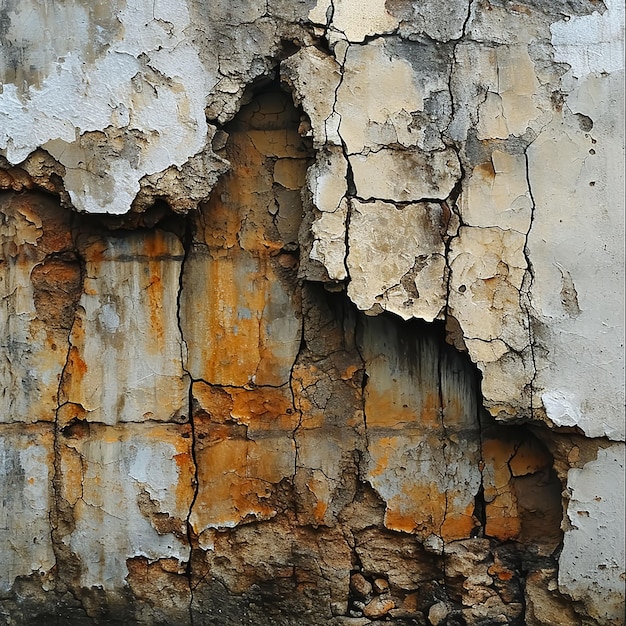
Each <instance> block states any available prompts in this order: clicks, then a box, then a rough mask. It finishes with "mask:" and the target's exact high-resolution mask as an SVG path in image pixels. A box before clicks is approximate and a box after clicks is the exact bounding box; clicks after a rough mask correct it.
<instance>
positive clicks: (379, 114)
mask: <svg viewBox="0 0 626 626" xmlns="http://www.w3.org/2000/svg"><path fill="white" fill-rule="evenodd" d="M423 74H424V75H423V76H422V75H421V74H420V75H419V76H418V73H417V71H416V69H415V68H413V67H412V66H411V64H410V63H409V62H408V61H406V60H405V59H403V58H399V57H394V56H392V55H391V54H390V51H389V50H388V48H387V46H386V45H385V43H384V41H383V40H378V41H374V42H372V43H371V44H369V45H367V46H352V47H351V48H350V49H349V50H348V53H347V55H346V62H345V67H344V74H343V80H342V82H341V84H340V85H339V88H338V90H337V104H336V110H337V112H338V113H339V115H340V116H341V127H340V133H341V138H342V139H343V141H344V142H345V144H346V147H347V149H348V153H350V154H351V153H354V152H362V151H363V150H364V149H365V148H367V147H371V148H377V147H380V146H385V145H388V144H390V143H398V142H401V143H402V144H403V145H416V144H417V142H418V139H419V137H420V133H419V130H418V129H417V128H414V129H413V130H411V128H409V126H410V124H411V115H410V114H411V113H412V112H414V111H422V110H423V108H424V98H425V97H426V96H428V95H429V94H430V92H431V91H435V90H437V89H443V88H446V87H445V78H444V77H443V76H439V75H437V74H435V75H434V76H432V75H426V72H424V73H423ZM372 76H375V77H376V79H375V80H372ZM398 85H402V86H403V88H402V89H398V87H397V86H398Z"/></svg>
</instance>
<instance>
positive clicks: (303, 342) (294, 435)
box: [289, 284, 307, 515]
mask: <svg viewBox="0 0 626 626" xmlns="http://www.w3.org/2000/svg"><path fill="white" fill-rule="evenodd" d="M299 288H300V292H301V297H300V314H301V316H302V317H301V320H300V346H299V348H298V353H297V354H296V358H295V359H294V361H293V364H292V366H291V369H290V370H289V392H290V393H291V404H292V406H293V408H294V410H295V411H297V413H298V423H297V424H296V425H295V427H294V429H293V430H292V431H291V438H292V439H293V445H294V450H295V452H294V457H293V477H292V486H293V488H294V489H295V484H296V474H297V472H298V460H299V458H300V446H299V445H298V431H299V430H300V428H301V427H302V411H301V410H300V407H298V406H296V392H295V389H294V386H293V384H294V383H293V371H294V368H295V367H296V364H297V363H298V362H299V360H300V357H301V355H302V353H303V352H304V350H306V349H307V346H306V340H305V338H304V318H305V315H306V313H305V310H304V309H305V307H304V298H303V297H302V296H303V295H304V294H303V293H302V292H303V289H302V284H300V285H299ZM295 507H296V503H295V502H294V508H295ZM294 512H295V513H296V515H297V511H294Z"/></svg>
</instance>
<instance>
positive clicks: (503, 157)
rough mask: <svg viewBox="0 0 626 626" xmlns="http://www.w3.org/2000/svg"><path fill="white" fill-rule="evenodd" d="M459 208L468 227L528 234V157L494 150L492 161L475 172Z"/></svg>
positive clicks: (462, 195)
mask: <svg viewBox="0 0 626 626" xmlns="http://www.w3.org/2000/svg"><path fill="white" fill-rule="evenodd" d="M459 205H460V209H461V215H462V216H463V222H464V223H465V224H467V225H468V226H481V227H485V226H498V227H500V228H504V229H507V230H508V229H511V230H516V231H518V232H520V233H527V232H528V230H529V228H530V219H531V210H532V201H531V198H530V192H529V189H528V182H527V179H526V158H525V156H524V155H513V154H508V153H506V152H502V151H500V150H494V151H493V153H492V154H491V159H490V160H488V161H485V162H484V163H481V164H479V165H477V166H476V167H474V169H473V170H472V172H471V174H470V176H469V179H468V181H467V182H466V183H465V190H464V191H463V193H462V194H461V196H460V199H459Z"/></svg>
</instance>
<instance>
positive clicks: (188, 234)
mask: <svg viewBox="0 0 626 626" xmlns="http://www.w3.org/2000/svg"><path fill="white" fill-rule="evenodd" d="M184 220H185V230H184V233H183V235H182V237H181V239H180V241H181V243H182V245H183V259H182V261H181V264H180V272H179V275H178V293H177V294H176V321H177V323H178V332H179V334H180V341H181V355H180V356H181V368H182V370H183V372H184V373H185V376H187V378H188V380H189V391H188V394H187V419H188V421H189V427H190V430H191V460H192V462H193V485H192V488H193V492H192V493H193V495H192V497H191V502H190V503H189V510H188V512H187V520H186V526H187V543H188V544H189V559H188V561H187V566H186V568H185V576H186V577H187V584H188V586H189V609H188V610H189V623H190V624H191V626H193V625H194V616H193V603H194V589H195V587H194V586H193V566H192V561H193V558H192V557H193V544H194V541H193V537H194V531H193V527H192V524H191V516H192V513H193V510H194V506H195V503H196V500H197V498H198V491H199V481H198V460H197V458H196V427H195V421H194V417H193V383H194V380H193V377H192V376H191V374H190V372H189V370H188V369H187V365H188V363H187V361H188V345H187V341H186V340H185V333H184V325H183V322H182V297H183V287H184V276H185V268H186V266H187V264H188V261H189V255H190V251H191V248H192V246H193V233H192V223H191V218H190V217H189V216H186V217H185V218H184Z"/></svg>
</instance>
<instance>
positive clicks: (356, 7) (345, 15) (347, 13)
mask: <svg viewBox="0 0 626 626" xmlns="http://www.w3.org/2000/svg"><path fill="white" fill-rule="evenodd" d="M330 5H332V7H333V13H332V20H331V22H330V27H331V29H332V30H331V32H332V34H333V37H334V38H342V37H343V38H345V39H347V40H348V41H350V42H355V43H358V42H361V41H363V40H364V39H365V37H367V36H368V35H382V34H384V33H387V32H390V31H392V30H393V29H394V28H396V26H397V25H398V21H397V20H396V19H394V17H393V16H392V15H390V14H389V13H388V12H387V10H386V8H385V0H342V1H341V2H335V3H329V2H328V0H318V4H317V6H316V7H315V9H313V10H312V11H311V14H310V18H311V19H313V18H315V17H317V20H318V21H319V22H320V23H325V20H324V21H322V19H321V16H322V15H326V14H327V13H326V12H327V11H328V7H329V6H330ZM311 15H312V16H313V17H311ZM337 31H338V32H337Z"/></svg>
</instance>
